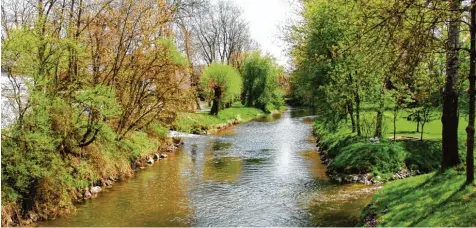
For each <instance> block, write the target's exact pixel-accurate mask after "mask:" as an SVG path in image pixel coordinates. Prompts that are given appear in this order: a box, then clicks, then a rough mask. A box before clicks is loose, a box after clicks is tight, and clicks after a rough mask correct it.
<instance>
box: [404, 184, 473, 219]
mask: <svg viewBox="0 0 476 228" xmlns="http://www.w3.org/2000/svg"><path fill="white" fill-rule="evenodd" d="M466 186H467V185H466V183H464V184H462V185H461V187H460V188H458V190H456V191H454V192H453V193H452V194H451V195H450V196H449V197H447V198H446V199H445V200H443V201H442V202H441V203H439V204H438V205H436V206H435V207H433V208H431V209H430V210H429V212H428V213H427V214H425V215H423V216H421V217H420V218H419V219H418V220H415V221H413V222H412V223H411V225H410V226H412V227H414V226H417V225H418V224H419V223H420V222H422V221H424V220H425V219H427V218H428V217H429V216H430V215H433V214H434V213H435V212H437V211H441V210H444V209H443V208H444V207H445V206H446V205H447V204H448V203H449V202H454V201H457V200H458V199H456V196H457V195H458V193H460V192H462V191H463V190H464V189H465V188H466Z"/></svg>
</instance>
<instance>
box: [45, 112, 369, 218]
mask: <svg viewBox="0 0 476 228" xmlns="http://www.w3.org/2000/svg"><path fill="white" fill-rule="evenodd" d="M311 122H312V117H311V116H309V114H308V113H307V112H306V111H305V110H300V109H290V110H288V111H286V112H284V113H283V114H281V115H274V116H271V117H267V118H263V119H260V120H257V121H253V122H249V123H243V124H240V125H238V126H235V127H233V128H231V129H227V130H225V131H222V132H220V133H219V134H217V135H213V136H194V135H190V136H187V137H186V138H185V145H184V147H183V148H182V149H180V150H178V151H176V152H175V153H172V154H169V158H168V159H164V160H161V161H160V162H158V163H156V164H154V165H153V167H150V168H148V169H146V170H144V171H142V172H140V173H138V174H137V175H136V176H135V177H133V178H131V179H129V180H126V181H123V182H119V183H116V184H115V185H114V186H113V188H110V189H106V190H105V191H103V192H101V193H100V195H99V197H98V198H96V199H93V200H88V201H86V202H85V203H83V204H81V205H78V210H77V212H76V213H74V214H72V215H70V216H66V217H62V218H59V219H56V220H52V221H47V222H44V223H41V224H39V225H40V226H352V225H355V224H356V223H357V222H358V217H359V214H360V210H361V209H362V208H363V207H364V206H365V205H366V204H367V203H368V202H369V201H370V197H371V194H372V192H373V190H374V187H369V186H364V185H340V186H339V185H334V184H332V183H330V181H329V179H328V178H327V176H326V174H325V166H324V165H322V164H321V161H320V159H319V156H318V154H317V152H316V151H315V145H314V143H313V138H312V136H311V124H310V123H311Z"/></svg>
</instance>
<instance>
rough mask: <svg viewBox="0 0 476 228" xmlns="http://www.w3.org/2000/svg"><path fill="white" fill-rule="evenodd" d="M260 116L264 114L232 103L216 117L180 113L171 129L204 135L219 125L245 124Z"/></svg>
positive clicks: (206, 114)
mask: <svg viewBox="0 0 476 228" xmlns="http://www.w3.org/2000/svg"><path fill="white" fill-rule="evenodd" d="M262 115H265V113H264V112H263V111H261V110H259V109H256V108H250V107H245V106H243V105H242V104H240V103H234V104H233V105H232V107H230V108H227V109H224V110H222V111H220V112H219V113H218V115H217V116H212V115H209V114H208V113H203V112H202V113H188V112H187V113H180V114H179V116H178V118H177V119H176V120H175V123H174V124H173V127H174V128H175V130H177V131H182V132H189V133H205V132H206V131H208V130H211V129H213V128H216V126H218V125H220V124H227V123H230V122H231V121H238V122H246V121H250V120H252V119H255V118H257V117H259V116H262Z"/></svg>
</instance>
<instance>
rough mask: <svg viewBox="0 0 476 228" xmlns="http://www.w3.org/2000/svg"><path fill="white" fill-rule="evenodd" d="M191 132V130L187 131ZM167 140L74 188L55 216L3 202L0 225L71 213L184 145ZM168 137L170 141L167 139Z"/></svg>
mask: <svg viewBox="0 0 476 228" xmlns="http://www.w3.org/2000/svg"><path fill="white" fill-rule="evenodd" d="M282 112H283V110H276V111H273V112H271V113H268V114H259V115H257V116H255V117H254V118H251V119H246V120H240V119H239V118H235V119H232V120H230V121H227V122H226V123H221V124H216V125H213V126H208V129H207V132H206V134H199V135H211V134H216V133H218V132H220V131H223V130H226V129H228V128H230V127H233V126H235V125H238V124H240V123H246V122H250V121H253V120H256V119H258V118H262V117H265V116H267V115H273V114H277V113H282ZM187 133H190V134H193V133H191V132H187ZM167 139H168V140H165V141H166V146H165V147H159V148H157V150H156V151H155V152H153V153H150V154H147V155H143V156H141V157H139V158H138V159H136V160H135V161H133V162H130V164H129V165H130V170H126V171H125V172H117V173H115V174H114V175H109V176H105V177H100V178H98V179H97V180H95V181H94V182H93V185H90V186H88V187H87V188H83V189H75V190H72V191H71V192H70V194H71V195H73V197H72V199H73V200H72V206H70V207H69V208H60V207H59V206H57V208H54V209H51V210H62V212H61V213H59V214H57V215H56V216H54V217H51V218H50V217H49V218H46V219H44V218H43V217H42V216H40V215H39V214H40V213H42V212H38V211H33V210H31V211H28V212H26V213H25V214H24V215H22V213H21V205H18V203H17V202H11V203H8V204H6V205H3V206H2V226H32V225H35V223H38V222H41V221H48V220H54V219H56V218H58V217H62V216H67V215H69V214H71V213H74V211H75V210H76V205H77V204H80V203H82V202H85V201H87V200H92V199H95V198H97V197H100V192H101V191H102V190H103V189H105V188H113V187H114V183H116V182H120V181H123V180H125V179H129V178H133V177H134V176H135V173H138V172H140V171H142V170H144V169H147V168H149V167H151V166H153V165H154V164H155V163H158V162H160V160H162V159H167V157H168V155H167V154H168V153H174V152H175V151H176V150H177V149H178V148H180V147H181V146H182V145H183V138H182V137H176V136H172V137H168V138H167ZM167 141H169V142H167Z"/></svg>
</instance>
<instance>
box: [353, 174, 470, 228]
mask: <svg viewBox="0 0 476 228" xmlns="http://www.w3.org/2000/svg"><path fill="white" fill-rule="evenodd" d="M475 214H476V186H475V185H474V184H473V185H465V172H464V171H460V170H456V169H450V170H447V171H446V172H443V173H440V172H433V173H430V174H425V175H420V176H416V177H411V178H408V179H404V180H397V181H393V182H390V183H388V184H386V185H385V186H384V187H383V188H382V189H381V190H379V191H378V192H377V193H376V194H375V196H374V197H373V199H372V202H371V203H370V204H369V205H368V206H367V207H366V208H365V209H364V210H363V212H362V215H361V218H362V220H361V224H360V225H364V226H390V227H408V226H410V227H411V226H413V227H414V226H426V227H435V226H440V227H441V226H445V227H467V226H476V219H475V217H474V215H475Z"/></svg>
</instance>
